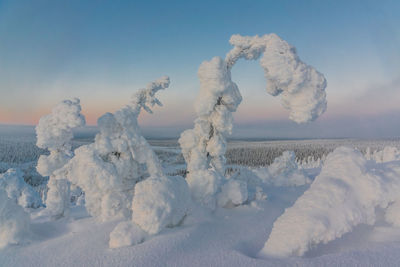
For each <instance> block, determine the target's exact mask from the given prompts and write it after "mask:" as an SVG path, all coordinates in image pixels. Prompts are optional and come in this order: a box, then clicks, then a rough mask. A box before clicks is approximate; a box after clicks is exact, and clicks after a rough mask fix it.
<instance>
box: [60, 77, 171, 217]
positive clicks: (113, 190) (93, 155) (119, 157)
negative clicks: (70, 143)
mask: <svg viewBox="0 0 400 267" xmlns="http://www.w3.org/2000/svg"><path fill="white" fill-rule="evenodd" d="M168 86H169V78H168V77H161V78H160V79H158V80H157V81H154V82H152V83H149V84H148V85H147V87H146V88H144V89H140V90H139V91H138V92H137V93H136V94H134V95H133V98H132V101H131V103H129V104H128V105H126V106H124V107H123V108H121V109H119V110H118V111H116V112H115V113H114V114H111V113H106V114H104V115H103V116H101V117H100V118H99V119H98V127H99V129H100V133H99V134H97V135H96V137H95V142H94V143H93V144H89V145H84V146H81V147H79V148H78V149H76V150H75V156H74V157H73V158H72V159H71V160H70V161H69V162H68V164H66V165H65V166H64V167H63V168H61V169H60V170H58V171H57V175H56V176H57V177H60V178H62V177H66V178H67V179H68V180H69V181H70V182H71V183H72V184H74V185H77V186H79V187H80V188H82V190H83V191H84V192H85V200H86V208H87V210H88V212H89V213H90V214H91V215H92V216H94V217H97V218H99V219H100V220H103V221H105V220H109V219H115V218H129V217H130V215H131V202H132V198H133V195H134V187H135V185H136V183H137V182H139V181H141V180H143V179H145V178H147V177H149V176H150V177H151V176H161V175H163V172H162V169H161V164H160V162H159V160H158V158H157V156H156V155H155V154H154V152H153V150H152V149H151V147H150V145H149V144H148V143H147V141H146V139H145V138H144V137H143V136H142V134H141V131H140V127H139V125H138V116H139V114H140V112H141V110H142V109H144V110H146V111H147V112H150V113H151V108H152V107H153V106H155V105H161V103H160V101H159V100H158V99H157V98H156V97H155V94H156V92H158V91H159V90H161V89H165V88H167V87H168Z"/></svg>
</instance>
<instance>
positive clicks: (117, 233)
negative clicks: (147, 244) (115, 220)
mask: <svg viewBox="0 0 400 267" xmlns="http://www.w3.org/2000/svg"><path fill="white" fill-rule="evenodd" d="M146 237H147V233H146V232H144V231H143V230H142V229H141V228H140V227H139V226H138V225H137V224H135V223H133V222H130V221H123V222H120V223H119V224H118V225H117V226H116V227H115V228H114V230H113V231H112V232H111V233H110V241H109V243H108V246H109V247H110V248H119V247H127V246H134V245H137V244H140V243H142V242H144V240H145V239H146Z"/></svg>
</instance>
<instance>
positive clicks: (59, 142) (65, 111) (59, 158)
mask: <svg viewBox="0 0 400 267" xmlns="http://www.w3.org/2000/svg"><path fill="white" fill-rule="evenodd" d="M80 112H81V106H80V101H79V99H77V98H75V99H73V100H64V101H62V102H61V103H59V104H58V105H57V106H55V107H54V108H53V110H52V112H51V114H49V115H46V116H43V117H42V118H40V120H39V124H38V125H37V126H36V136H37V142H36V145H37V146H38V147H40V148H43V149H48V150H49V151H50V155H41V156H40V158H39V160H38V164H37V171H38V172H39V173H40V174H41V175H43V176H49V177H50V178H49V181H48V184H47V185H48V188H49V191H48V193H47V199H46V210H47V211H48V212H50V213H51V214H52V215H53V216H55V217H60V216H63V215H64V214H65V213H67V212H68V207H69V201H70V200H69V184H68V182H67V180H65V179H64V177H58V178H57V179H56V177H55V175H54V172H55V171H56V170H58V169H60V168H61V167H63V166H64V165H65V164H66V163H67V162H68V161H69V160H70V159H71V158H72V157H73V152H72V144H71V140H72V138H73V132H72V130H73V129H74V128H76V127H80V126H83V125H84V124H85V117H84V116H83V115H82V114H81V113H80Z"/></svg>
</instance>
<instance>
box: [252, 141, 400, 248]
mask: <svg viewBox="0 0 400 267" xmlns="http://www.w3.org/2000/svg"><path fill="white" fill-rule="evenodd" d="M375 165H376V163H374V162H368V161H367V160H366V159H365V157H364V156H363V155H362V154H361V153H360V152H358V151H357V150H354V149H351V148H346V147H340V148H337V149H336V150H335V151H334V152H332V153H331V154H329V155H328V156H327V158H326V161H325V164H324V165H323V167H322V170H321V173H320V174H319V175H318V176H317V177H316V178H315V181H314V182H313V183H312V184H311V186H310V188H309V189H308V190H307V191H306V192H305V193H304V194H303V195H302V196H301V197H300V198H299V199H298V200H297V201H296V203H295V204H294V205H293V206H292V207H290V208H288V209H286V210H285V212H284V214H283V215H282V216H280V217H279V218H278V219H277V220H276V221H275V223H274V226H273V228H272V231H271V234H270V236H269V239H268V240H267V242H266V243H265V246H264V248H263V249H262V250H261V252H260V256H290V255H297V256H301V255H303V254H304V253H305V252H306V251H308V250H309V249H310V248H312V247H313V246H314V245H316V244H318V243H327V242H329V241H332V240H334V239H336V238H339V237H341V236H342V235H343V234H345V233H347V232H349V231H351V230H352V229H353V228H354V226H356V225H358V224H369V225H372V224H374V223H375V220H376V214H375V208H376V207H381V208H386V207H387V206H388V205H389V204H390V203H391V202H393V201H395V200H396V199H398V192H400V191H399V190H400V166H399V164H392V165H390V164H387V165H384V166H380V167H376V166H375ZM399 212H400V210H396V211H395V212H393V213H394V214H396V213H397V214H400V213H399ZM390 217H391V218H394V217H395V216H394V215H391V216H390Z"/></svg>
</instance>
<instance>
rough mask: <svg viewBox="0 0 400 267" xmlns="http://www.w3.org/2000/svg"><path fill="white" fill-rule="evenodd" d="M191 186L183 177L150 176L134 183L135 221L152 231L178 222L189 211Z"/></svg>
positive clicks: (133, 217) (133, 207) (156, 231)
mask: <svg viewBox="0 0 400 267" xmlns="http://www.w3.org/2000/svg"><path fill="white" fill-rule="evenodd" d="M190 205H191V197H190V191H189V187H188V185H187V183H186V181H185V179H184V178H182V177H180V176H170V177H165V176H164V177H151V178H148V179H146V180H144V181H142V182H139V183H137V184H136V186H135V196H134V198H133V201H132V221H133V222H134V223H136V224H137V225H139V226H140V228H142V229H143V230H144V231H146V232H147V233H149V234H157V233H158V232H160V231H161V230H162V229H163V228H165V227H173V226H176V225H179V224H180V223H181V222H182V221H183V219H184V218H185V217H186V215H187V214H188V212H189V209H190Z"/></svg>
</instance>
